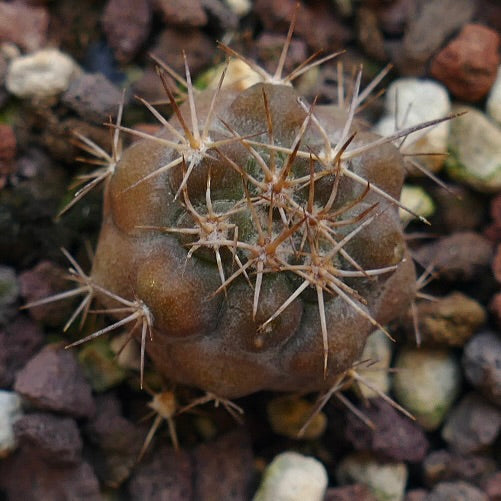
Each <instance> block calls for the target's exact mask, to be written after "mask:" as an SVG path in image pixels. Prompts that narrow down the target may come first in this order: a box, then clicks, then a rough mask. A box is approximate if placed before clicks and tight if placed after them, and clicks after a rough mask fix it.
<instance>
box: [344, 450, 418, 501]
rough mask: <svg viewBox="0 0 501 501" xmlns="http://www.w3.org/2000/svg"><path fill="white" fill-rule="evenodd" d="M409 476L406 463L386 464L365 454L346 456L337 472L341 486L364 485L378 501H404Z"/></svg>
mask: <svg viewBox="0 0 501 501" xmlns="http://www.w3.org/2000/svg"><path fill="white" fill-rule="evenodd" d="M407 476H408V471H407V466H406V465H405V463H401V462H400V463H397V462H395V463H390V462H388V463H384V462H381V461H378V460H377V459H376V458H374V457H372V455H370V454H368V453H363V452H355V453H353V454H349V455H348V456H346V457H345V458H344V459H343V460H342V461H341V463H340V464H339V466H338V468H337V471H336V478H337V480H338V482H339V483H340V484H353V483H360V484H364V485H366V486H367V487H368V488H369V489H370V491H371V492H372V494H373V495H374V497H375V498H376V499H377V500H378V501H402V500H403V499H404V491H405V485H406V483H407Z"/></svg>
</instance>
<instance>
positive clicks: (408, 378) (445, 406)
mask: <svg viewBox="0 0 501 501" xmlns="http://www.w3.org/2000/svg"><path fill="white" fill-rule="evenodd" d="M395 367H396V368H397V369H398V371H397V372H396V374H395V376H394V379H393V390H394V392H395V396H396V399H397V400H398V402H399V403H400V404H401V405H403V406H404V407H405V408H406V409H407V410H408V411H409V412H410V413H411V414H413V415H414V416H415V417H416V419H417V421H418V423H419V424H420V425H421V426H422V427H423V428H425V429H426V430H429V431H431V430H435V429H436V428H438V427H439V426H440V423H441V422H442V420H443V419H444V417H445V415H446V414H447V411H448V410H449V408H450V406H451V405H452V403H453V402H454V400H455V398H456V396H457V394H458V392H459V388H460V385H461V371H460V368H459V364H458V363H457V361H456V359H455V358H454V356H453V355H452V354H451V353H450V352H448V351H446V350H431V349H426V348H421V349H411V348H405V349H403V350H401V351H400V353H399V354H398V356H397V360H396V363H395Z"/></svg>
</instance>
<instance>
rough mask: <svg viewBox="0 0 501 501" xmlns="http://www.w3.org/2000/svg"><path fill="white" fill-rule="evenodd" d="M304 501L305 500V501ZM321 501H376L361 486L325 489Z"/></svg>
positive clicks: (368, 490)
mask: <svg viewBox="0 0 501 501" xmlns="http://www.w3.org/2000/svg"><path fill="white" fill-rule="evenodd" d="M305 501H306V500H305ZM323 501H377V500H376V498H375V497H374V496H373V495H372V493H371V491H370V489H369V488H368V487H367V486H365V485H362V484H353V485H345V486H344V487H331V488H329V489H327V492H326V493H325V497H324V499H323Z"/></svg>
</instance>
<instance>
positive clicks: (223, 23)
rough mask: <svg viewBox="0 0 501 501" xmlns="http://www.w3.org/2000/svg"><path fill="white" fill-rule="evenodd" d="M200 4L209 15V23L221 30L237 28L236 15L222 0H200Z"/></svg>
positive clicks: (226, 30)
mask: <svg viewBox="0 0 501 501" xmlns="http://www.w3.org/2000/svg"><path fill="white" fill-rule="evenodd" d="M202 6H203V8H204V10H205V12H207V14H208V16H209V25H211V26H213V27H214V28H215V29H216V30H219V31H222V32H228V31H231V32H234V31H237V30H238V29H239V25H238V23H239V20H238V16H237V15H236V14H235V13H234V12H233V11H232V10H231V9H229V8H228V6H227V5H225V2H224V0H202Z"/></svg>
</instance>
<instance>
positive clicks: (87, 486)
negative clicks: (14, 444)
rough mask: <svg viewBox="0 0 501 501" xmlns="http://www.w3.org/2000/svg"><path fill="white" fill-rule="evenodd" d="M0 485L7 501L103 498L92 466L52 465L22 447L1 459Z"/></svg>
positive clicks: (92, 500)
mask: <svg viewBox="0 0 501 501" xmlns="http://www.w3.org/2000/svg"><path fill="white" fill-rule="evenodd" d="M0 489H1V490H3V491H5V493H6V495H7V497H6V499H8V500H9V501H28V500H34V499H37V500H40V501H41V500H47V501H48V500H51V501H65V500H75V501H76V500H85V501H102V499H103V498H102V497H101V494H100V491H99V483H98V481H97V478H96V476H95V475H94V472H93V471H92V468H91V467H90V466H89V465H88V464H87V463H79V464H78V465H76V466H65V467H62V466H60V465H52V464H50V463H48V462H46V461H45V460H43V459H40V458H39V457H38V456H37V455H36V454H35V453H33V451H29V450H24V449H21V450H20V451H18V452H17V453H15V454H13V455H12V456H9V457H8V458H7V459H4V460H2V461H0Z"/></svg>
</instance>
